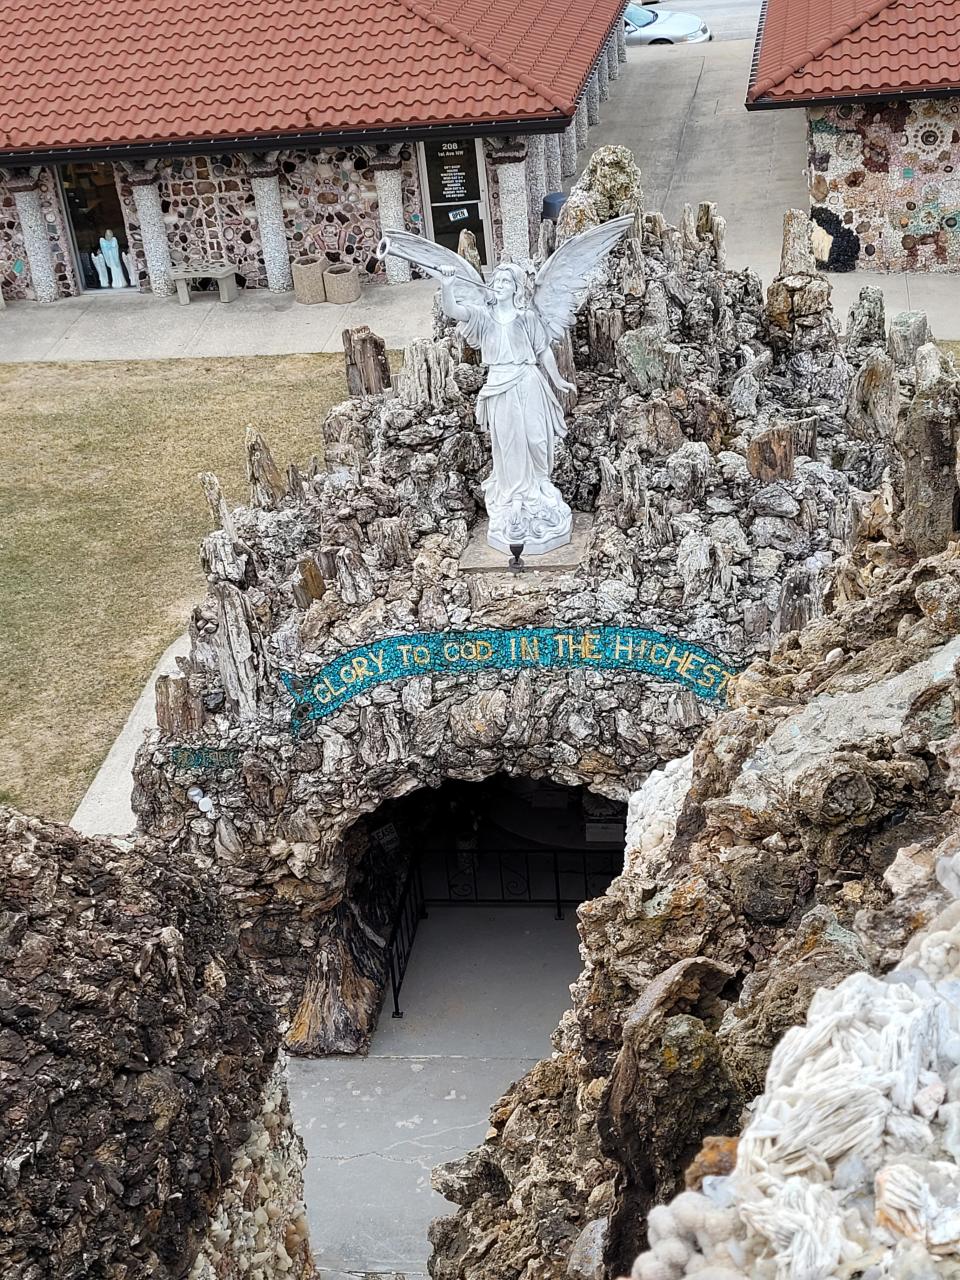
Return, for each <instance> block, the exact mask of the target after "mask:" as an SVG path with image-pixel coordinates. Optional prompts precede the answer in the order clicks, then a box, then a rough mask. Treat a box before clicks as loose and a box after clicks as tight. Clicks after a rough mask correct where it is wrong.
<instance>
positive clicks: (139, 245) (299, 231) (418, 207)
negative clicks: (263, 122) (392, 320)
mask: <svg viewBox="0 0 960 1280" xmlns="http://www.w3.org/2000/svg"><path fill="white" fill-rule="evenodd" d="M402 158H403V169H402V182H403V207H404V220H405V222H406V226H407V230H409V231H419V230H421V229H422V226H423V208H422V204H421V198H420V182H419V176H418V172H417V164H416V155H415V152H414V149H413V148H412V147H408V148H404V151H403V153H402ZM277 163H278V169H279V182H280V198H281V201H282V204H283V211H284V227H285V230H286V233H287V243H288V246H289V251H290V259H291V261H292V262H304V261H306V260H308V259H309V258H311V257H314V256H316V254H317V253H318V252H319V251H322V252H324V253H326V255H327V257H329V258H330V259H331V260H332V261H334V262H356V263H357V265H358V266H359V267H360V271H361V278H363V277H367V276H377V277H379V276H381V275H382V268H381V265H380V263H379V262H378V261H377V259H376V257H375V256H374V250H375V249H376V246H377V242H378V240H379V239H380V220H379V208H378V201H377V190H376V186H375V183H374V175H373V170H372V169H370V168H369V167H368V160H367V156H366V155H365V153H364V152H363V151H362V150H361V149H360V148H357V147H353V148H342V149H340V150H336V151H332V150H326V151H316V152H309V151H284V152H281V153H280V155H279V157H278V161H277ZM118 188H119V191H120V198H121V201H122V203H123V209H124V220H125V223H126V229H127V238H128V242H129V244H130V248H131V252H132V253H134V254H135V255H136V259H137V266H138V270H139V276H140V284H141V288H146V287H148V285H147V269H146V259H145V256H144V252H143V240H142V237H141V235H140V223H139V218H138V215H137V210H136V205H135V204H134V200H133V190H132V188H131V186H130V183H129V180H128V179H127V177H126V175H125V174H122V173H121V174H119V176H118ZM160 197H161V200H162V202H163V210H164V220H165V222H166V225H167V234H168V238H169V241H170V255H171V258H172V260H173V264H174V266H178V265H184V264H188V263H193V262H201V261H209V260H211V259H217V258H224V257H226V258H227V259H228V260H229V261H231V262H235V263H236V264H237V271H238V272H240V274H242V275H243V276H244V277H245V279H246V282H247V287H248V288H265V287H266V284H267V277H266V269H265V267H264V263H263V249H262V244H261V238H260V230H259V226H258V220H257V211H256V206H255V203H254V198H253V191H252V189H251V186H250V176H249V173H248V171H247V168H246V166H245V163H244V160H243V158H242V157H241V156H239V155H228V156H213V157H205V156H198V157H178V158H176V159H174V160H173V161H172V162H171V163H170V164H168V165H166V166H164V167H163V168H162V169H161V171H160Z"/></svg>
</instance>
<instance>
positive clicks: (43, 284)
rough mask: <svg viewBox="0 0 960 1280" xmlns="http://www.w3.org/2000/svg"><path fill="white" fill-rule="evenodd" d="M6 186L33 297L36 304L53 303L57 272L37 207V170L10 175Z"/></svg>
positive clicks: (38, 206)
mask: <svg viewBox="0 0 960 1280" xmlns="http://www.w3.org/2000/svg"><path fill="white" fill-rule="evenodd" d="M6 187H7V190H8V191H9V192H10V194H11V195H12V196H13V203H14V204H15V205H16V207H17V218H18V219H19V220H20V230H21V231H22V232H23V247H24V249H25V251H26V254H27V261H28V262H29V263H30V282H31V284H32V285H33V293H34V297H35V298H36V299H37V301H38V302H56V300H57V272H56V268H55V267H54V265H53V251H52V250H51V248H50V235H49V233H48V231H47V220H46V218H45V217H44V216H43V209H42V208H41V206H40V170H39V169H31V170H30V171H29V172H28V173H27V172H24V173H19V174H17V173H14V174H13V175H12V176H11V177H10V178H8V179H7V183H6Z"/></svg>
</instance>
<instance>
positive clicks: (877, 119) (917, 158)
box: [807, 98, 960, 271]
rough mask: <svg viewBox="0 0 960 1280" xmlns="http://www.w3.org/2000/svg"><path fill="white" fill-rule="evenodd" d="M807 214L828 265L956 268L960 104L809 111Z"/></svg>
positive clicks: (936, 101)
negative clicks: (814, 224)
mask: <svg viewBox="0 0 960 1280" xmlns="http://www.w3.org/2000/svg"><path fill="white" fill-rule="evenodd" d="M807 121H808V150H809V157H808V159H809V172H810V194H811V199H812V202H813V209H812V214H811V216H812V217H813V219H814V221H815V222H817V223H818V224H819V226H820V228H821V229H822V232H823V233H824V234H823V235H822V236H821V237H820V239H819V240H818V244H819V245H820V250H819V257H820V261H821V263H822V264H823V265H826V266H827V267H829V268H830V269H831V270H836V271H852V270H854V269H863V268H872V269H874V270H879V271H960V174H958V172H957V167H958V165H960V103H958V101H957V100H956V99H954V98H928V99H916V100H911V101H899V102H887V103H864V104H858V105H854V104H852V103H844V104H843V105H841V106H837V107H811V108H809V109H808V111H807Z"/></svg>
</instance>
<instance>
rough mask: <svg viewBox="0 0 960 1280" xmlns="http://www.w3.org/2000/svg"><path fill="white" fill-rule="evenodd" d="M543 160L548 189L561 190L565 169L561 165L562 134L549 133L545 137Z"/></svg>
mask: <svg viewBox="0 0 960 1280" xmlns="http://www.w3.org/2000/svg"><path fill="white" fill-rule="evenodd" d="M543 161H544V169H545V170H546V179H547V190H548V191H559V190H560V188H561V187H562V186H563V170H562V169H561V167H560V134H559V133H548V134H546V135H545V136H544V139H543Z"/></svg>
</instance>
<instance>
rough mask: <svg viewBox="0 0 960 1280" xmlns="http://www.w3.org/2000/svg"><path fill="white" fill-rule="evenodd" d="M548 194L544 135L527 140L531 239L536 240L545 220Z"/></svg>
mask: <svg viewBox="0 0 960 1280" xmlns="http://www.w3.org/2000/svg"><path fill="white" fill-rule="evenodd" d="M546 194H547V174H546V168H545V148H544V137H543V134H542V133H532V134H530V136H529V137H528V138H527V195H528V197H529V200H530V211H529V212H530V223H531V226H530V232H531V239H532V240H536V238H537V233H538V232H539V229H540V222H541V219H542V218H543V197H544V196H545V195H546Z"/></svg>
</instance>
